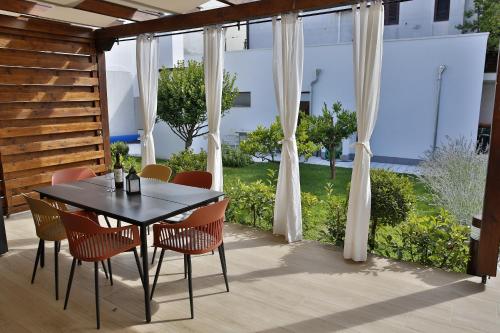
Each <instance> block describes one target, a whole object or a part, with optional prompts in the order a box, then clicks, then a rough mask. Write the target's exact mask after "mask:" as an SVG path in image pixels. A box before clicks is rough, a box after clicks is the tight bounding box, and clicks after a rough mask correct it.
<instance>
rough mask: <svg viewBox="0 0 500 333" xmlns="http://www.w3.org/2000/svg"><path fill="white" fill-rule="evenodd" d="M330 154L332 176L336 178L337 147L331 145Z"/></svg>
mask: <svg viewBox="0 0 500 333" xmlns="http://www.w3.org/2000/svg"><path fill="white" fill-rule="evenodd" d="M328 152H329V155H330V178H331V179H335V176H336V174H337V169H336V167H335V147H332V146H330V148H329V149H328Z"/></svg>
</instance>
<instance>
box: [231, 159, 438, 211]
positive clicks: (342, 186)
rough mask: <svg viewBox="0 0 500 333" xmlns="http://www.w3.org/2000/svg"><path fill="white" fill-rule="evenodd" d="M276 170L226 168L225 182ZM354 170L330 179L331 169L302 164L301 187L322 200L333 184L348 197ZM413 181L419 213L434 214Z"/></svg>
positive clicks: (258, 165) (250, 178)
mask: <svg viewBox="0 0 500 333" xmlns="http://www.w3.org/2000/svg"><path fill="white" fill-rule="evenodd" d="M268 169H274V170H276V172H278V169H279V164H278V163H255V164H252V165H250V166H247V167H244V168H224V181H225V182H231V181H232V180H236V179H237V178H239V179H240V180H241V181H243V182H253V181H256V180H266V179H268V176H267V172H268V171H267V170H268ZM351 172H352V169H346V168H337V177H336V179H335V180H332V179H330V168H329V167H328V166H323V165H312V164H304V163H301V164H300V186H301V189H302V191H303V192H310V193H312V194H314V195H316V196H318V197H319V198H320V199H324V198H325V196H326V192H325V185H326V184H327V183H332V184H333V186H334V191H335V194H336V195H338V196H347V191H348V189H347V184H348V183H349V182H350V181H351ZM408 177H409V179H410V180H411V181H412V183H413V185H414V189H415V194H416V195H417V198H418V199H417V200H418V201H417V212H418V214H419V215H420V214H422V215H425V214H427V213H429V212H434V211H435V208H434V207H433V206H431V205H430V204H429V201H430V200H429V194H428V192H427V190H426V189H425V187H424V185H423V184H422V183H421V182H420V181H419V180H418V179H417V177H415V176H412V175H408Z"/></svg>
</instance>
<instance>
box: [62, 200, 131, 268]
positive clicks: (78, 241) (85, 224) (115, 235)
mask: <svg viewBox="0 0 500 333" xmlns="http://www.w3.org/2000/svg"><path fill="white" fill-rule="evenodd" d="M59 215H60V217H61V220H62V223H63V225H64V228H65V229H66V234H67V235H68V244H69V251H70V253H71V255H72V256H73V257H75V258H77V259H80V260H86V261H100V260H105V259H107V258H110V257H112V256H114V255H116V254H119V253H122V252H124V251H127V250H130V249H131V248H132V247H135V246H137V245H138V244H139V243H140V240H139V230H138V228H137V227H135V226H126V227H120V228H103V227H101V226H99V225H97V224H96V223H94V222H93V221H92V220H91V219H89V218H87V217H85V216H81V215H78V214H73V213H69V212H65V211H62V210H59Z"/></svg>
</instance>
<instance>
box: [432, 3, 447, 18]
mask: <svg viewBox="0 0 500 333" xmlns="http://www.w3.org/2000/svg"><path fill="white" fill-rule="evenodd" d="M449 18H450V0H436V4H435V6H434V22H439V21H448V19H449Z"/></svg>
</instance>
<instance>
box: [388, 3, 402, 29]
mask: <svg viewBox="0 0 500 333" xmlns="http://www.w3.org/2000/svg"><path fill="white" fill-rule="evenodd" d="M384 24H385V25H395V24H399V2H393V3H388V4H386V5H385V7H384Z"/></svg>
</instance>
